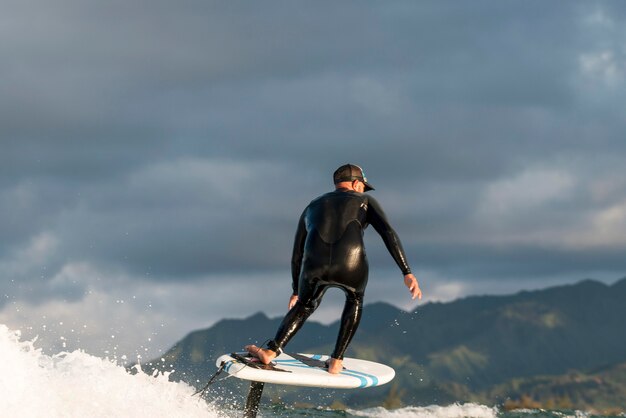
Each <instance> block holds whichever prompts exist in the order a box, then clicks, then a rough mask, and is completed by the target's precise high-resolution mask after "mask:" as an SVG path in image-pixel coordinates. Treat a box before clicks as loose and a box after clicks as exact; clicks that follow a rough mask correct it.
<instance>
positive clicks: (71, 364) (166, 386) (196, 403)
mask: <svg viewBox="0 0 626 418" xmlns="http://www.w3.org/2000/svg"><path fill="white" fill-rule="evenodd" d="M0 358H2V361H3V365H2V367H1V368H0V370H1V373H0V394H1V395H0V411H2V416H3V417H5V416H6V417H50V418H54V417H86V416H88V417H93V418H98V417H103V418H104V417H107V418H109V417H226V416H227V415H226V414H225V413H223V412H221V411H219V410H218V409H217V407H215V406H213V405H209V404H207V403H206V402H205V401H203V400H201V399H199V398H198V397H192V396H191V394H193V392H194V389H193V388H192V387H190V386H188V385H186V384H184V383H176V382H170V381H169V380H168V378H167V376H165V375H159V376H155V377H152V376H148V375H146V374H144V373H137V374H135V375H131V374H129V373H128V372H127V371H126V369H125V368H124V367H122V366H120V365H117V364H115V363H114V362H112V361H110V360H107V359H101V358H98V357H94V356H91V355H89V354H86V353H84V352H82V351H73V352H64V353H59V354H56V355H53V356H47V355H44V354H42V352H41V350H39V349H37V348H35V346H34V341H20V333H19V331H11V330H9V329H8V328H7V327H6V326H5V325H2V324H0Z"/></svg>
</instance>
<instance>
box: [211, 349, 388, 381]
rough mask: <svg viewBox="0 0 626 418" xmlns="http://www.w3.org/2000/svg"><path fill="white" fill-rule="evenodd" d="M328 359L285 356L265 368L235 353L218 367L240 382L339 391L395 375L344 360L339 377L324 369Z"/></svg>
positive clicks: (372, 365)
mask: <svg viewBox="0 0 626 418" xmlns="http://www.w3.org/2000/svg"><path fill="white" fill-rule="evenodd" d="M328 359H329V356H324V355H320V354H300V353H298V354H289V353H282V354H281V355H280V356H278V357H276V358H275V359H274V360H273V361H272V363H271V364H269V365H264V364H262V363H259V362H256V361H255V360H256V359H252V358H251V357H250V355H249V354H248V353H232V354H224V355H223V356H221V357H219V358H218V359H217V361H216V363H215V364H216V365H217V366H218V367H220V366H221V365H222V364H224V371H225V372H226V373H228V374H230V375H233V376H234V377H237V378H239V379H245V380H252V381H256V382H265V383H276V384H283V385H294V386H311V387H324V388H338V389H354V388H366V387H372V386H380V385H384V384H385V383H388V382H389V381H391V379H393V378H394V376H395V374H396V373H395V371H394V370H393V369H392V368H391V367H389V366H386V365H384V364H380V363H375V362H373V361H368V360H360V359H354V358H344V359H343V366H344V369H343V370H342V371H341V372H340V373H339V374H330V373H328V371H327V370H326V369H325V367H324V363H325V361H326V360H328ZM251 361H252V362H251Z"/></svg>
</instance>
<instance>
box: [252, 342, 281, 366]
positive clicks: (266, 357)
mask: <svg viewBox="0 0 626 418" xmlns="http://www.w3.org/2000/svg"><path fill="white" fill-rule="evenodd" d="M245 349H246V350H248V353H250V354H252V355H253V356H254V357H257V358H258V359H259V360H261V363H263V364H270V362H271V361H272V360H274V359H275V358H276V352H274V351H272V350H268V349H266V348H260V347H257V346H256V345H254V344H251V345H247V346H246V347H245Z"/></svg>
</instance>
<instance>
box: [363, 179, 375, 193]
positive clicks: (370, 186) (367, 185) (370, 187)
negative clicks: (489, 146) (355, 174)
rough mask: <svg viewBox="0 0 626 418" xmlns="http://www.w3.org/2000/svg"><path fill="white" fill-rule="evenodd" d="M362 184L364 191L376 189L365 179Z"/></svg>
mask: <svg viewBox="0 0 626 418" xmlns="http://www.w3.org/2000/svg"><path fill="white" fill-rule="evenodd" d="M363 184H364V185H365V191H366V192H369V191H370V190H376V189H374V187H373V186H372V185H371V184H369V183H368V182H366V181H364V182H363Z"/></svg>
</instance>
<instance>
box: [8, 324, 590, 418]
mask: <svg viewBox="0 0 626 418" xmlns="http://www.w3.org/2000/svg"><path fill="white" fill-rule="evenodd" d="M0 359H2V363H1V364H2V365H1V366H0V416H1V417H2V418H4V417H11V418H13V417H19V418H22V417H25V418H30V417H33V418H34V417H36V418H40V417H47V418H57V417H59V418H60V417H63V418H75V417H76V418H78V417H80V418H84V417H90V418H105V417H106V418H111V417H124V418H126V417H140V418H141V417H150V418H159V417H168V418H171V417H189V418H201V417H202V418H204V417H211V418H215V417H218V418H228V417H229V416H240V415H241V412H240V411H239V412H237V411H235V410H228V411H224V410H222V409H220V408H219V407H217V406H215V405H210V404H207V403H206V402H204V401H203V400H201V399H199V398H197V397H192V396H191V394H192V393H193V392H194V389H193V388H192V387H190V386H188V385H186V384H184V383H174V382H170V381H169V380H168V378H167V376H166V375H158V376H156V377H153V376H148V375H146V374H144V373H138V374H135V375H131V374H129V373H128V372H127V371H126V369H125V368H124V367H122V366H120V365H117V364H115V362H113V361H111V360H107V359H102V358H99V357H94V356H91V355H89V354H86V353H85V352H83V351H73V352H66V353H59V354H55V355H52V356H48V355H45V354H43V353H42V352H41V350H39V349H37V348H35V346H34V342H33V341H21V340H20V333H19V331H11V330H9V329H8V328H7V327H6V326H5V325H2V324H0ZM327 412H328V414H327V413H326V411H319V413H320V414H319V415H317V414H314V415H315V416H322V417H323V416H335V413H334V412H333V411H327ZM348 412H349V414H350V415H351V416H359V417H371V418H387V417H407V418H412V417H418V418H457V417H459V418H460V417H471V418H495V417H496V415H497V410H496V409H495V408H489V407H486V406H482V405H476V404H464V405H450V406H428V407H405V408H400V409H396V410H387V409H385V408H370V409H364V410H349V411H348ZM261 416H263V417H272V416H275V415H273V412H271V411H263V412H262V413H261ZM280 416H290V414H289V413H287V414H286V415H284V414H280ZM293 416H302V414H301V413H300V412H299V411H294V415H293ZM576 418H581V417H576Z"/></svg>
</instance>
